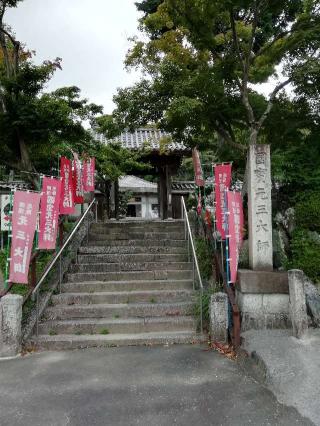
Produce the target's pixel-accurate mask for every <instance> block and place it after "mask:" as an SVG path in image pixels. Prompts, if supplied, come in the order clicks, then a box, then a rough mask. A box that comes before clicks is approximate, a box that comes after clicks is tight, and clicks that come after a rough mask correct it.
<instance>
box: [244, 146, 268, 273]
mask: <svg viewBox="0 0 320 426" xmlns="http://www.w3.org/2000/svg"><path fill="white" fill-rule="evenodd" d="M247 164H248V175H247V176H248V183H247V184H248V226H249V265H250V268H251V269H252V270H254V271H272V270H273V260H272V210H271V209H272V206H271V163H270V146H269V145H251V146H250V148H249V153H248V163H247Z"/></svg>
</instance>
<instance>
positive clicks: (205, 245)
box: [195, 238, 213, 280]
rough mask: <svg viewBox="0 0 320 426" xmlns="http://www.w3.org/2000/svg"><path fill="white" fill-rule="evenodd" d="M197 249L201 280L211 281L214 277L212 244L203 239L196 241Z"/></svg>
mask: <svg viewBox="0 0 320 426" xmlns="http://www.w3.org/2000/svg"><path fill="white" fill-rule="evenodd" d="M195 246H196V247H195V249H196V254H197V258H198V263H199V269H200V274H201V278H202V279H203V280H209V279H210V278H211V277H212V256H213V254H212V249H211V246H210V243H209V242H208V241H207V240H204V239H203V238H197V239H196V240H195Z"/></svg>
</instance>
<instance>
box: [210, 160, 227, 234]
mask: <svg viewBox="0 0 320 426" xmlns="http://www.w3.org/2000/svg"><path fill="white" fill-rule="evenodd" d="M214 178H215V197H216V221H217V230H218V231H219V232H220V234H221V238H222V239H223V240H225V239H226V227H227V223H226V214H225V211H226V210H225V209H226V199H225V191H226V190H228V189H229V188H230V183H231V164H217V165H215V166H214Z"/></svg>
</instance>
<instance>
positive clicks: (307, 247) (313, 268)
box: [288, 229, 320, 282]
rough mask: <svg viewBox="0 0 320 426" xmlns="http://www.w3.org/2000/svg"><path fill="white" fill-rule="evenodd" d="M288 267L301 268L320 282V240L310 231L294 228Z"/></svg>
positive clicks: (312, 278) (311, 277)
mask: <svg viewBox="0 0 320 426" xmlns="http://www.w3.org/2000/svg"><path fill="white" fill-rule="evenodd" d="M290 248H291V259H290V261H289V263H288V269H302V270H303V271H304V272H305V273H306V274H307V275H308V277H309V278H310V279H311V280H313V281H314V282H320V267H319V265H320V241H319V239H316V238H315V237H314V236H313V235H312V233H310V232H309V231H307V230H305V229H303V230H296V231H295V232H294V235H293V237H292V240H291V246H290Z"/></svg>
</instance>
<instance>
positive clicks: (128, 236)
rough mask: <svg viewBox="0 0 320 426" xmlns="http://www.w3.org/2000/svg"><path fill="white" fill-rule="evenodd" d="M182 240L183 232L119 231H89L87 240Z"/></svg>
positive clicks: (183, 237) (183, 238)
mask: <svg viewBox="0 0 320 426" xmlns="http://www.w3.org/2000/svg"><path fill="white" fill-rule="evenodd" d="M155 239H156V240H168V239H171V240H184V241H185V236H184V232H147V231H141V232H119V233H102V232H101V233H100V232H97V231H96V232H93V231H90V232H89V240H90V241H91V240H93V241H113V240H115V241H119V240H138V241H140V240H155Z"/></svg>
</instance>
